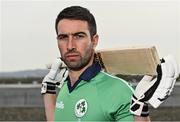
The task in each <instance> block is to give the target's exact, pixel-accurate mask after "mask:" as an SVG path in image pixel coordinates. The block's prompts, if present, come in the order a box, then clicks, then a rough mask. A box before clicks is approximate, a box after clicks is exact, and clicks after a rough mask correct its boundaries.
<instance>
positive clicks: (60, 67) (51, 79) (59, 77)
mask: <svg viewBox="0 0 180 122" xmlns="http://www.w3.org/2000/svg"><path fill="white" fill-rule="evenodd" d="M67 76H68V70H67V68H66V66H65V64H64V62H63V61H62V60H61V59H60V58H57V59H56V60H55V62H54V63H53V64H52V65H51V69H50V71H49V73H48V74H47V75H46V76H45V77H44V79H43V81H42V87H41V93H42V94H44V93H50V94H56V87H59V88H61V87H62V85H63V83H64V81H65V80H66V78H67Z"/></svg>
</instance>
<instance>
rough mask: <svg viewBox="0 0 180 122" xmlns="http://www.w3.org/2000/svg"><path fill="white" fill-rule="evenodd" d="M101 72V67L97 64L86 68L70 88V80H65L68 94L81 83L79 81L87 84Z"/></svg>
mask: <svg viewBox="0 0 180 122" xmlns="http://www.w3.org/2000/svg"><path fill="white" fill-rule="evenodd" d="M100 71H101V66H100V64H99V63H98V62H96V63H93V64H92V65H91V66H90V67H88V68H87V69H86V70H85V71H84V72H83V73H82V74H81V75H80V77H79V79H78V80H77V81H76V82H75V84H74V85H73V86H72V87H71V83H70V78H69V77H68V78H67V81H68V82H67V86H68V89H69V93H71V92H72V91H73V90H74V89H75V88H76V86H77V85H78V84H79V83H80V82H81V80H84V81H87V82H89V81H90V80H91V79H92V78H94V77H95V76H96V75H97V74H98V73H99V72H100Z"/></svg>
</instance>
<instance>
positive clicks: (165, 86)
mask: <svg viewBox="0 0 180 122" xmlns="http://www.w3.org/2000/svg"><path fill="white" fill-rule="evenodd" d="M164 60H165V63H162V64H161V67H162V78H161V82H160V84H159V85H158V87H157V89H156V91H155V92H154V94H153V96H152V97H151V98H150V99H149V101H148V102H149V103H150V104H151V105H152V106H153V107H154V108H157V107H159V105H160V104H161V103H163V102H164V101H165V100H166V99H167V98H168V97H169V96H170V94H171V92H172V90H173V88H174V84H175V82H176V79H177V78H178V76H179V71H178V65H177V63H176V60H175V58H174V57H173V56H167V57H165V58H164Z"/></svg>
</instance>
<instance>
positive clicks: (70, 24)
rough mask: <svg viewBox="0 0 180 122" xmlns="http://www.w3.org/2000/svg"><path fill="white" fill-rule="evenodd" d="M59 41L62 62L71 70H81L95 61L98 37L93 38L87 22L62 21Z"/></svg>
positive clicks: (59, 24)
mask: <svg viewBox="0 0 180 122" xmlns="http://www.w3.org/2000/svg"><path fill="white" fill-rule="evenodd" d="M57 39H58V48H59V50H60V53H61V57H62V60H63V61H64V62H65V64H66V65H67V66H68V68H69V69H70V70H80V69H82V68H84V67H85V66H87V65H88V64H89V63H90V62H91V61H92V60H93V56H94V48H95V47H96V45H97V41H98V36H97V35H94V36H93V37H92V38H91V36H90V32H89V29H88V23H87V22H86V21H81V20H70V19H62V20H61V21H60V22H59V23H58V36H57Z"/></svg>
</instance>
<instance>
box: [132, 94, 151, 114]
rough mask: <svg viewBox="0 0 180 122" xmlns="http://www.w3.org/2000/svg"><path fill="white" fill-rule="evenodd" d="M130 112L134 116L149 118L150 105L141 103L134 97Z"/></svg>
mask: <svg viewBox="0 0 180 122" xmlns="http://www.w3.org/2000/svg"><path fill="white" fill-rule="evenodd" d="M130 111H131V113H132V114H134V115H137V116H142V117H147V116H149V109H148V104H147V103H145V102H141V101H139V100H138V99H137V98H136V97H135V96H134V95H133V97H132V103H131V106H130Z"/></svg>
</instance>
